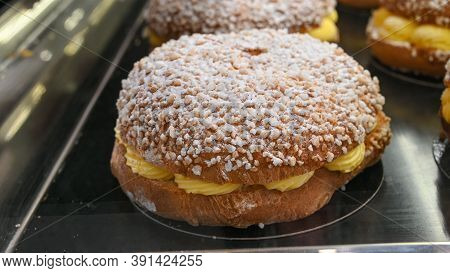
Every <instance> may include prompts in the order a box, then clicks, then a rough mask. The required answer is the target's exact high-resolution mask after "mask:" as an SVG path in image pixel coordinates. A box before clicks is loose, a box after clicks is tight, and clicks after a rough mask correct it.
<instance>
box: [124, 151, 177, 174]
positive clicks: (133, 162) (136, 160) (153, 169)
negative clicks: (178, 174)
mask: <svg viewBox="0 0 450 273" xmlns="http://www.w3.org/2000/svg"><path fill="white" fill-rule="evenodd" d="M126 149H127V152H126V153H125V158H126V160H127V165H128V167H130V168H131V170H132V171H133V173H137V174H139V175H140V176H143V177H145V178H148V179H156V180H171V179H173V178H174V175H173V173H171V172H169V171H168V170H166V169H163V168H160V167H157V166H155V165H152V164H150V163H148V162H147V161H145V160H143V159H142V158H141V157H140V156H139V155H138V154H137V153H136V152H134V151H133V150H132V149H130V148H129V147H127V148H126Z"/></svg>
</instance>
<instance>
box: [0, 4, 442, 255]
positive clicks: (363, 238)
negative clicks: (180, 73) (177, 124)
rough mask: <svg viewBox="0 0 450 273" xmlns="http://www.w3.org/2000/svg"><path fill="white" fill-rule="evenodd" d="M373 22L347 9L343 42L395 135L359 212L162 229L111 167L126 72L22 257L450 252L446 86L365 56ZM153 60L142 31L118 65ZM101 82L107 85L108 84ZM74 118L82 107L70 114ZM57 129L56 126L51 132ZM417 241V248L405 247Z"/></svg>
mask: <svg viewBox="0 0 450 273" xmlns="http://www.w3.org/2000/svg"><path fill="white" fill-rule="evenodd" d="M367 16H368V13H364V12H355V11H353V10H348V9H345V10H343V9H340V17H341V18H340V21H339V27H340V30H341V33H342V34H341V37H342V41H341V45H342V47H343V48H344V49H345V50H346V51H347V52H348V53H349V54H354V53H357V54H356V55H355V58H356V59H357V60H358V61H359V62H360V63H361V64H362V65H364V66H365V67H367V68H368V69H369V70H370V71H371V72H372V73H373V74H374V75H376V76H377V77H379V79H380V81H381V88H382V92H383V94H384V95H385V97H386V106H385V111H386V113H387V114H388V115H389V116H391V117H392V129H393V134H394V136H393V139H392V143H391V145H390V146H389V147H388V148H387V149H386V153H385V155H384V157H383V166H384V173H385V182H384V184H383V186H382V187H381V189H380V191H379V193H378V194H377V195H376V196H375V198H374V199H373V200H372V201H371V202H370V203H368V204H367V205H366V206H364V208H362V209H361V210H359V211H358V212H357V213H355V214H353V215H352V216H350V217H348V218H347V219H345V220H343V221H340V222H338V223H335V224H333V225H331V226H328V227H325V228H321V229H319V230H315V231H312V232H309V233H306V234H301V235H296V236H291V237H286V238H280V239H270V240H259V241H226V240H217V239H216V240H215V239H207V238H199V237H196V236H191V235H187V234H183V233H181V232H176V231H173V230H171V229H168V228H166V227H164V226H161V225H159V224H156V223H154V222H153V221H151V220H149V219H148V218H146V217H145V216H144V215H142V214H141V213H140V212H139V211H137V210H136V209H135V208H134V207H133V206H132V204H131V203H130V202H129V200H128V199H127V197H126V196H125V195H124V194H123V193H122V192H121V191H120V189H119V188H118V184H117V181H116V180H115V179H114V178H113V177H112V175H111V173H110V170H109V158H110V154H111V150H112V145H113V141H114V138H113V132H112V128H113V126H114V120H115V117H116V109H115V106H114V103H115V100H116V98H117V96H118V92H119V90H120V81H121V79H123V78H125V77H126V76H127V73H126V72H125V71H122V70H121V69H117V70H116V71H115V73H114V74H113V75H112V77H111V78H109V77H107V81H108V84H107V85H106V87H105V88H104V90H103V92H102V94H101V96H100V97H99V99H98V101H97V103H96V104H95V106H94V107H93V109H92V112H91V114H90V116H89V118H88V119H87V120H86V123H85V124H84V127H82V130H81V136H80V137H79V139H78V141H77V142H76V143H74V145H73V147H71V148H72V150H71V152H70V153H69V154H68V155H67V157H66V158H65V160H64V164H63V165H62V168H61V169H60V172H59V173H58V175H57V176H56V177H55V179H54V181H53V184H52V185H51V187H50V188H49V191H48V193H47V196H46V197H45V198H43V199H42V200H41V204H40V206H39V207H38V208H37V210H36V212H35V213H34V215H33V219H32V220H31V222H30V223H29V224H28V225H27V227H26V230H25V232H24V234H23V235H22V237H21V238H20V239H19V240H18V242H17V245H16V247H15V250H16V251H32V252H34V251H44V252H45V251H52V252H53V251H70V252H84V251H94V252H95V251H113V252H114V251H119V252H121V251H127V252H130V251H182V250H220V251H224V250H229V251H240V250H246V251H256V250H257V251H315V250H317V251H318V250H319V249H337V251H361V252H364V251H375V252H380V251H381V252H383V251H401V252H408V251H419V252H429V251H432V252H438V251H448V250H449V248H448V242H449V239H450V236H449V230H448V229H449V225H450V198H449V197H450V181H449V180H448V179H447V178H446V177H444V176H443V175H442V174H441V173H440V171H439V169H438V167H437V165H436V163H435V161H434V158H433V154H432V142H433V139H435V138H436V137H437V136H438V134H439V128H440V125H439V119H438V116H437V113H438V109H439V98H440V95H441V92H442V88H441V87H440V84H439V82H437V81H433V80H430V79H426V78H421V79H420V81H419V82H418V81H417V79H416V78H415V77H413V76H410V75H402V74H398V73H396V72H393V71H391V70H390V69H388V68H385V67H380V66H379V65H377V64H376V63H375V62H374V61H373V59H372V58H371V56H370V54H369V52H368V51H367V50H361V49H363V48H364V47H365V35H364V29H365V24H366V22H367ZM119 40H123V35H122V37H120V38H119V39H118V40H115V41H116V43H118V42H117V41H119ZM147 53H148V45H147V42H146V39H145V38H144V39H143V38H142V37H141V34H140V32H138V33H136V35H135V39H134V42H133V43H132V44H131V45H130V47H129V48H128V50H127V52H126V53H125V56H124V58H123V59H122V61H121V62H120V64H119V65H120V67H124V68H126V69H130V68H131V67H132V63H133V62H134V61H135V60H137V59H139V58H140V57H142V56H143V55H145V54H147ZM95 79H96V80H97V81H96V82H99V81H100V79H105V78H104V77H98V76H97V77H96V78H95ZM94 81H95V80H94ZM428 83H429V84H428ZM82 91H83V90H82V89H77V90H76V92H82ZM70 111H73V108H70V109H68V110H67V112H65V114H70ZM52 126H54V125H52V124H47V125H46V128H49V129H51V128H53V127H52ZM69 128H70V129H69ZM72 128H73V126H72V127H71V126H66V127H64V128H63V129H61V128H54V130H60V131H61V130H62V131H64V132H66V133H67V132H73V129H72ZM53 140H54V139H53ZM63 142H64V141H63ZM54 143H56V142H55V141H54V142H50V144H52V145H53V144H54ZM36 145H37V146H41V145H42V144H40V143H39V142H36ZM0 151H1V150H0ZM50 158H54V157H50ZM39 159H40V158H34V160H35V161H37V162H43V163H42V165H45V166H47V165H51V164H52V163H53V161H51V160H49V161H48V162H46V161H42V160H40V161H39ZM0 166H1V165H0ZM28 175H30V174H29V173H28ZM28 177H30V176H28ZM39 181H40V180H39ZM336 195H337V196H338V195H339V196H340V197H341V198H347V199H348V202H350V201H351V202H354V203H355V204H358V203H359V204H360V203H361V201H362V200H358V198H357V197H355V196H352V195H349V194H347V193H345V192H341V191H339V192H337V193H336ZM0 196H1V195H0ZM2 198H4V197H3V196H2ZM0 200H3V199H1V198H0ZM9 202H10V205H11V206H16V204H17V203H18V202H16V201H15V200H12V199H10V201H9ZM7 211H11V209H10V210H7ZM3 215H4V214H2V217H4V216H3ZM2 219H3V218H2ZM7 223H14V220H8V221H7ZM411 242H413V243H414V244H406V245H405V244H404V243H411ZM355 245H359V246H356V247H355ZM331 246H334V247H331Z"/></svg>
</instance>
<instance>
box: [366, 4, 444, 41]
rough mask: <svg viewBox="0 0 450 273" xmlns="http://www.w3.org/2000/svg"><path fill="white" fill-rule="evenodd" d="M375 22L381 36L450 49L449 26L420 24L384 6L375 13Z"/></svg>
mask: <svg viewBox="0 0 450 273" xmlns="http://www.w3.org/2000/svg"><path fill="white" fill-rule="evenodd" d="M373 24H374V26H375V27H376V28H377V29H378V31H379V33H380V35H381V37H380V38H386V39H388V40H393V41H402V42H410V43H412V44H414V45H416V46H419V47H424V48H433V49H440V50H450V29H449V28H445V27H440V26H437V25H432V24H422V25H420V24H417V23H415V22H414V21H412V20H409V19H407V18H404V17H401V16H398V15H394V14H392V13H391V12H389V11H388V10H386V9H384V8H380V9H378V10H376V11H375V12H374V13H373Z"/></svg>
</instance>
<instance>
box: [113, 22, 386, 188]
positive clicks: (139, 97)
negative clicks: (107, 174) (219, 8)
mask: <svg viewBox="0 0 450 273" xmlns="http://www.w3.org/2000/svg"><path fill="white" fill-rule="evenodd" d="M383 104H384V97H383V96H381V95H380V92H379V83H378V80H377V79H376V78H372V77H371V75H370V73H369V72H368V71H367V70H364V68H363V67H361V66H360V65H359V64H358V63H357V62H356V61H355V60H354V59H353V58H351V57H350V56H348V55H347V54H345V53H344V52H343V50H342V49H341V48H339V47H337V45H335V44H330V43H325V42H321V41H319V40H317V39H314V38H312V37H311V36H309V35H305V34H288V33H287V31H286V30H278V31H277V30H249V31H242V32H239V33H230V34H219V35H212V34H209V35H201V34H194V35H193V36H182V37H181V38H180V39H179V40H172V41H170V42H168V43H166V44H164V45H163V46H162V47H160V48H156V49H155V50H154V51H153V52H152V53H150V55H149V56H148V57H145V58H143V59H142V60H140V61H139V62H137V63H135V65H134V68H133V70H132V71H131V72H130V74H129V77H128V79H126V80H124V81H123V83H122V90H121V92H120V96H119V99H118V101H117V108H118V111H119V117H118V120H117V127H116V130H117V131H118V132H119V134H120V137H121V139H122V141H123V142H124V143H126V144H127V145H128V146H130V147H132V148H133V149H135V150H136V152H137V153H139V154H140V155H141V156H142V157H143V158H145V160H147V161H148V162H150V163H152V164H154V165H157V166H161V167H164V168H166V169H169V170H170V171H172V172H174V173H179V174H183V175H186V176H190V177H196V178H201V179H204V180H207V181H212V182H215V183H227V182H238V183H242V184H264V183H269V182H271V181H270V180H273V181H276V180H280V179H284V178H287V177H291V176H293V175H300V174H303V173H306V172H309V171H312V170H315V169H317V168H320V167H321V166H323V165H324V164H326V163H327V162H331V161H332V160H333V159H335V158H337V157H339V156H340V155H342V154H344V153H346V152H347V151H350V150H351V149H353V148H354V147H356V146H357V145H358V144H359V143H362V142H364V140H365V137H366V136H367V134H368V132H369V131H370V130H371V129H373V128H374V126H375V125H376V118H377V115H378V114H380V113H381V111H382V106H383ZM251 173H253V174H255V173H257V174H258V179H254V177H255V176H250V175H249V174H251Z"/></svg>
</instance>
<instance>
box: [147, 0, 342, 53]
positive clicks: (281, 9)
mask: <svg viewBox="0 0 450 273" xmlns="http://www.w3.org/2000/svg"><path fill="white" fill-rule="evenodd" d="M335 7H336V0H279V1H273V0H253V1H248V0H221V1H209V0H150V5H149V13H148V22H149V30H150V34H149V38H150V43H151V45H153V46H159V45H161V44H162V43H164V42H165V41H167V40H169V39H173V38H178V37H180V36H181V35H184V34H193V33H204V34H208V33H229V32H237V31H240V30H245V29H252V28H257V29H263V28H272V29H288V30H289V31H290V32H301V33H309V34H310V35H312V36H314V37H316V38H318V39H321V40H322V41H330V42H337V41H338V40H339V31H338V28H337V26H336V21H337V19H338V16H337V12H336V10H335Z"/></svg>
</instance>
